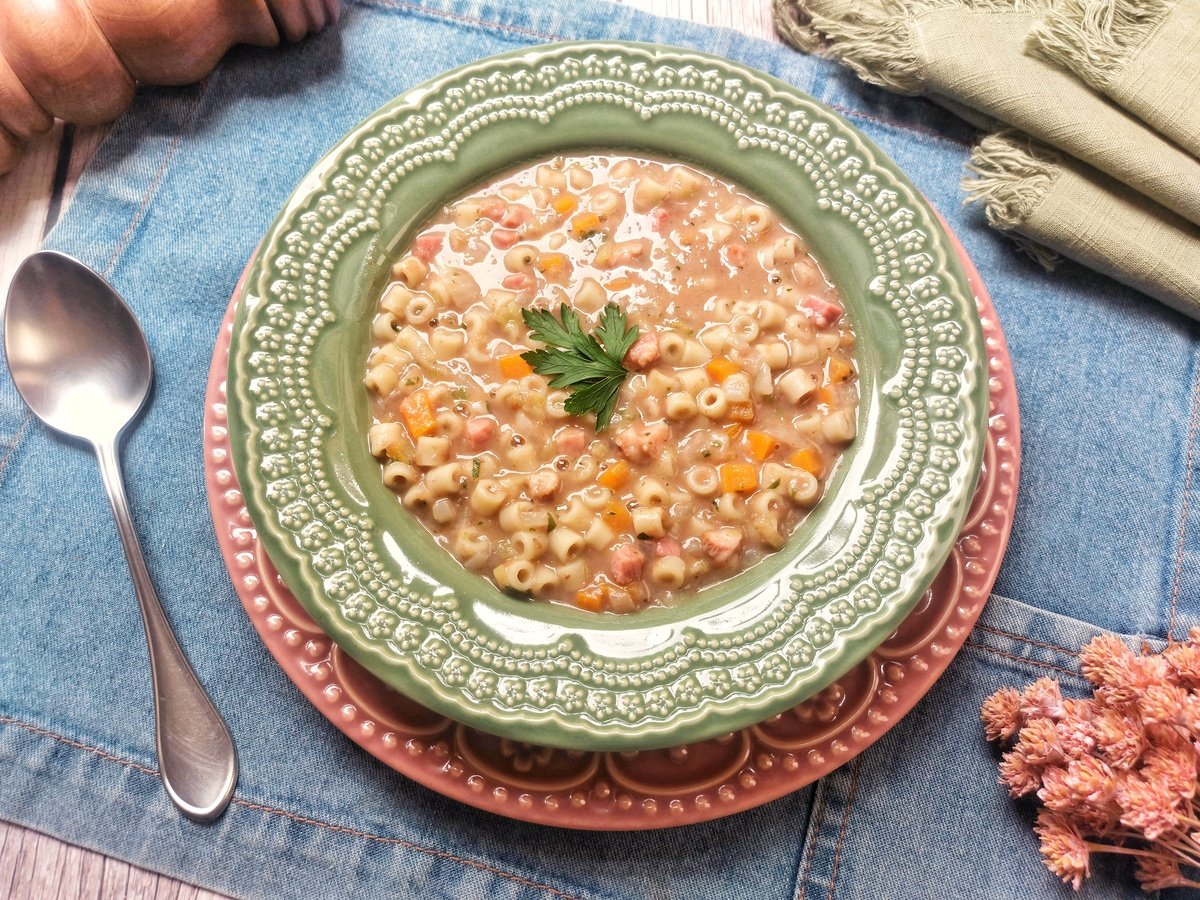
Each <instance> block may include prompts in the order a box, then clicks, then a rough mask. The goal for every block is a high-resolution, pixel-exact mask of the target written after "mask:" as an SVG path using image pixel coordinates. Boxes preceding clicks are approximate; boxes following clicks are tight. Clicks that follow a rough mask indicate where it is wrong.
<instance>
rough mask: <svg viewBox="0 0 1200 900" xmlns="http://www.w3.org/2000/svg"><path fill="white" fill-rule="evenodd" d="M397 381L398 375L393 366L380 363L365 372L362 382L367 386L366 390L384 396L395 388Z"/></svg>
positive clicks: (398, 379)
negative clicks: (365, 375)
mask: <svg viewBox="0 0 1200 900" xmlns="http://www.w3.org/2000/svg"><path fill="white" fill-rule="evenodd" d="M399 381H400V376H399V375H398V374H397V373H396V368H395V366H389V365H388V364H387V363H380V364H379V365H377V366H373V367H372V368H371V369H370V371H368V372H367V377H366V378H364V379H363V384H365V385H366V386H367V390H370V391H374V392H375V393H376V394H379V395H380V396H382V397H386V396H387V395H388V394H390V393H391V392H392V391H394V390H395V389H396V385H397V383H399Z"/></svg>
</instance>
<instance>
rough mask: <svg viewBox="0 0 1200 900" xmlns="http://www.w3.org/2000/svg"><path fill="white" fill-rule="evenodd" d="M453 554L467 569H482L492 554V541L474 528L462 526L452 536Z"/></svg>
mask: <svg viewBox="0 0 1200 900" xmlns="http://www.w3.org/2000/svg"><path fill="white" fill-rule="evenodd" d="M454 555H455V556H457V557H458V561H459V562H461V563H462V564H463V565H464V566H465V567H466V568H468V569H482V568H483V567H484V566H486V565H487V562H488V559H489V557H491V555H492V542H491V540H490V539H489V538H488V536H487V535H486V534H484V533H483V532H482V531H478V530H476V529H474V528H463V529H462V530H460V531H459V532H458V534H456V535H455V536H454Z"/></svg>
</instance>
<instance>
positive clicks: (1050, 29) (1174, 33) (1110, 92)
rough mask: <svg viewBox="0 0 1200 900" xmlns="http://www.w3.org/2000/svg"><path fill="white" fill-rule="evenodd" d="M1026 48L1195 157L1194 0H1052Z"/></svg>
mask: <svg viewBox="0 0 1200 900" xmlns="http://www.w3.org/2000/svg"><path fill="white" fill-rule="evenodd" d="M1028 49H1029V50H1030V51H1031V52H1033V53H1036V54H1037V55H1039V56H1041V57H1042V58H1043V59H1046V60H1047V61H1049V62H1052V63H1054V64H1055V65H1057V66H1059V67H1061V68H1063V69H1066V70H1067V71H1069V72H1071V73H1072V74H1074V75H1075V76H1076V77H1078V78H1079V79H1081V80H1082V81H1084V82H1086V83H1087V84H1089V85H1091V86H1092V87H1094V88H1095V89H1096V90H1098V91H1100V92H1101V93H1102V94H1104V95H1106V96H1107V97H1109V98H1110V99H1112V100H1113V101H1114V102H1115V103H1117V104H1119V105H1120V106H1122V107H1124V108H1125V109H1127V110H1129V111H1130V112H1131V113H1133V114H1134V115H1135V116H1137V117H1138V118H1140V119H1141V120H1142V121H1143V122H1145V123H1146V124H1147V125H1149V126H1150V127H1151V128H1153V129H1154V130H1155V131H1157V132H1158V133H1159V134H1162V135H1163V136H1165V137H1168V138H1170V139H1171V140H1173V141H1175V142H1176V143H1177V144H1179V146H1180V147H1182V148H1184V149H1185V150H1187V151H1188V152H1189V153H1191V154H1192V155H1193V156H1196V157H1200V0H1057V2H1055V3H1054V5H1053V6H1051V7H1050V9H1049V10H1047V12H1046V14H1045V15H1044V16H1043V17H1042V18H1041V19H1040V20H1039V21H1037V22H1035V23H1034V25H1033V28H1032V30H1031V31H1030V33H1029V41H1028Z"/></svg>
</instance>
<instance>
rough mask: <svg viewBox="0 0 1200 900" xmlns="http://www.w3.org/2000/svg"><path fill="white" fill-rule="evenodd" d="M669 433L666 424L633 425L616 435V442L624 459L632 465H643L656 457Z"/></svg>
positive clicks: (669, 430)
mask: <svg viewBox="0 0 1200 900" xmlns="http://www.w3.org/2000/svg"><path fill="white" fill-rule="evenodd" d="M670 433H671V429H670V428H669V427H668V426H667V423H666V422H656V423H655V424H653V425H634V426H632V427H630V428H626V429H625V430H624V431H622V432H621V433H620V434H618V435H617V437H616V441H617V446H618V447H620V448H621V452H622V453H624V454H625V458H626V459H628V460H629V461H630V462H632V463H644V462H649V461H650V460H652V459H656V458H657V457H658V454H659V453H660V452H661V451H662V448H663V445H664V444H666V442H667V437H668V435H670Z"/></svg>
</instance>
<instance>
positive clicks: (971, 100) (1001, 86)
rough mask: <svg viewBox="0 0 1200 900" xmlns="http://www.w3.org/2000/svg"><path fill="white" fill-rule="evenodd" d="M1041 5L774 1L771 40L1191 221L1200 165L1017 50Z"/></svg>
mask: <svg viewBox="0 0 1200 900" xmlns="http://www.w3.org/2000/svg"><path fill="white" fill-rule="evenodd" d="M1048 2H1049V0H867V2H863V0H775V13H776V22H777V27H778V28H779V31H780V34H781V35H782V36H783V37H784V38H785V39H787V40H789V41H790V42H791V43H793V44H795V45H796V46H797V47H799V48H800V49H801V50H806V51H809V52H817V53H821V54H822V55H825V56H830V57H832V58H834V59H837V60H839V61H840V62H842V63H844V64H845V65H847V66H849V67H850V68H851V69H853V70H854V71H855V72H857V73H858V74H859V75H860V76H861V77H862V78H863V79H864V80H866V81H869V82H872V83H874V84H878V85H881V86H883V87H886V88H889V89H891V90H894V91H899V92H901V93H906V94H928V95H930V96H931V97H932V99H935V100H937V99H939V98H944V99H946V100H949V101H950V102H951V103H953V104H959V105H961V106H966V107H970V108H971V109H973V110H977V111H979V112H982V113H984V114H986V115H988V116H991V117H992V118H994V119H996V120H999V121H1000V122H1003V123H1006V124H1008V125H1012V126H1015V127H1017V128H1020V129H1021V130H1022V131H1024V132H1026V133H1028V134H1030V135H1032V136H1034V137H1036V138H1038V139H1039V140H1041V141H1043V142H1045V143H1047V144H1050V145H1052V146H1054V147H1057V148H1059V149H1060V150H1063V151H1064V152H1066V153H1067V154H1069V155H1071V156H1073V157H1075V158H1076V159H1079V160H1081V161H1083V162H1086V163H1088V164H1090V165H1091V166H1093V167H1094V168H1096V169H1099V170H1100V171H1102V172H1105V173H1107V174H1108V175H1110V176H1112V177H1113V178H1115V179H1117V180H1118V181H1121V182H1123V183H1124V184H1127V185H1129V186H1130V187H1132V188H1134V189H1135V190H1136V191H1138V192H1140V193H1142V194H1144V195H1145V196H1147V197H1150V198H1153V199H1154V200H1156V201H1158V202H1159V203H1161V204H1162V205H1163V206H1165V207H1167V208H1168V209H1170V210H1173V211H1175V212H1176V213H1178V214H1179V215H1181V216H1183V217H1184V218H1186V219H1188V220H1190V221H1191V222H1194V223H1200V161H1198V160H1197V159H1196V158H1195V157H1193V156H1192V155H1191V154H1189V153H1187V152H1186V151H1185V150H1183V149H1181V148H1180V147H1179V146H1178V145H1176V144H1175V143H1173V142H1172V141H1170V140H1167V139H1166V138H1164V137H1163V136H1161V135H1160V134H1158V133H1157V132H1156V131H1154V129H1152V128H1150V127H1148V126H1147V125H1146V124H1145V123H1143V122H1142V121H1141V120H1140V119H1138V118H1137V117H1136V116H1134V115H1132V114H1131V113H1129V112H1127V111H1126V110H1124V109H1122V108H1121V107H1120V106H1118V105H1117V104H1116V103H1113V102H1112V101H1111V100H1109V99H1108V98H1106V97H1104V96H1102V95H1101V94H1099V93H1097V92H1096V91H1094V90H1092V88H1091V87H1089V86H1088V85H1086V84H1084V83H1083V82H1081V81H1080V80H1079V79H1077V78H1076V77H1075V76H1074V75H1072V74H1070V73H1069V72H1067V71H1065V70H1063V69H1061V68H1059V67H1058V66H1057V65H1054V64H1051V63H1049V62H1047V61H1046V60H1045V59H1041V58H1039V57H1036V56H1033V55H1030V54H1027V53H1026V52H1025V43H1026V36H1027V34H1028V32H1029V30H1030V28H1031V27H1032V26H1033V25H1034V23H1035V22H1036V21H1037V20H1038V19H1040V18H1041V16H1042V15H1043V14H1044V13H1045V12H1046V9H1047V3H1048ZM1131 2H1136V0H1131Z"/></svg>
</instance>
